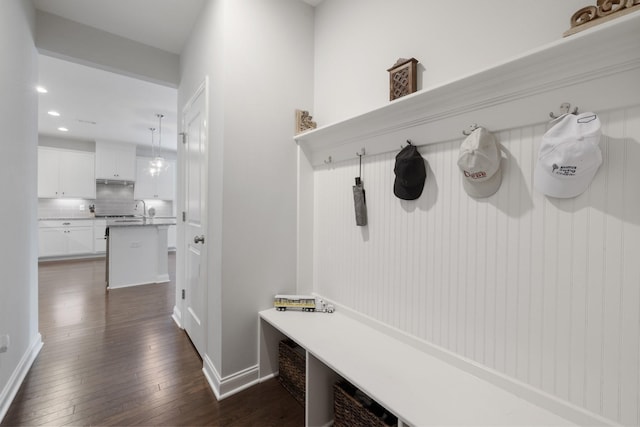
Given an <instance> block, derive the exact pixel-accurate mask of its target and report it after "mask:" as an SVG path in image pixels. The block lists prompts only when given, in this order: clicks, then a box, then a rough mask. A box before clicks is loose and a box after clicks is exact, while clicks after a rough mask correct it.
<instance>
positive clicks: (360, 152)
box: [356, 147, 366, 157]
mask: <svg viewBox="0 0 640 427" xmlns="http://www.w3.org/2000/svg"><path fill="white" fill-rule="evenodd" d="M365 154H366V151H365V150H364V147H362V148H361V149H360V151H358V152H357V153H356V156H358V157H362V156H364V155H365Z"/></svg>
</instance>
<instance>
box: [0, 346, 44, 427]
mask: <svg viewBox="0 0 640 427" xmlns="http://www.w3.org/2000/svg"><path fill="white" fill-rule="evenodd" d="M42 345H43V344H42V336H41V335H40V333H38V334H36V336H35V337H34V338H33V340H32V342H31V345H30V346H29V348H28V349H27V351H26V352H25V353H24V355H23V356H22V359H20V363H18V366H16V369H15V370H14V371H13V373H12V374H11V377H10V378H9V381H8V382H7V384H6V385H5V387H4V389H3V390H2V393H0V421H2V419H3V418H4V416H5V415H6V414H7V411H8V410H9V407H10V406H11V402H13V399H14V398H15V397H16V394H17V393H18V390H19V389H20V386H21V385H22V382H23V381H24V379H25V377H26V376H27V374H28V373H29V369H31V365H33V362H34V361H35V360H36V357H38V354H40V350H41V349H42Z"/></svg>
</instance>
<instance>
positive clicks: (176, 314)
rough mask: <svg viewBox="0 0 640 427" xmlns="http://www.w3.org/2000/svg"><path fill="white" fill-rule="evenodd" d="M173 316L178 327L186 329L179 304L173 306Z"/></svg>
mask: <svg viewBox="0 0 640 427" xmlns="http://www.w3.org/2000/svg"><path fill="white" fill-rule="evenodd" d="M171 318H172V319H173V321H174V322H176V325H178V328H180V329H184V326H182V312H181V311H180V309H179V308H178V306H177V305H174V306H173V314H171Z"/></svg>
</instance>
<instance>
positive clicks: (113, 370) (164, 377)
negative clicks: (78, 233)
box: [0, 255, 304, 426]
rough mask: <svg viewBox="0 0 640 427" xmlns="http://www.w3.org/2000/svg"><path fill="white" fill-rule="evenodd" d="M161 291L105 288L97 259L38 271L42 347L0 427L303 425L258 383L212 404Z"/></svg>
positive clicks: (164, 288) (282, 398) (289, 405)
mask: <svg viewBox="0 0 640 427" xmlns="http://www.w3.org/2000/svg"><path fill="white" fill-rule="evenodd" d="M169 265H170V276H171V278H172V281H171V282H170V283H168V284H158V285H146V286H136V287H132V288H123V289H115V290H112V291H109V292H106V291H105V288H104V272H105V270H104V269H105V266H104V259H97V260H81V261H61V262H46V263H40V266H39V281H40V282H39V305H40V308H39V313H40V332H41V333H42V338H43V341H44V347H43V349H42V351H41V352H40V355H39V356H38V358H37V359H36V361H35V362H34V364H33V367H32V368H31V371H30V372H29V374H28V375H27V377H26V379H25V381H24V383H23V384H22V387H21V388H20V391H19V392H18V394H17V396H16V398H15V400H14V401H13V403H12V405H11V407H10V408H9V411H8V413H7V415H6V416H5V418H4V420H2V423H1V424H0V425H2V426H14V425H15V426H17V425H29V426H31V425H47V426H60V425H175V426H178V425H185V426H186V425H193V426H195V425H208V426H302V425H304V409H303V408H302V407H301V406H300V405H299V404H298V403H297V402H296V401H295V399H294V398H293V397H291V396H290V395H289V394H288V393H287V392H286V391H285V390H284V389H283V388H282V387H281V386H280V384H279V382H278V381H277V379H274V380H269V381H266V382H264V383H262V384H259V385H256V386H254V387H251V388H250V389H248V390H245V391H242V392H240V393H238V394H235V395H233V396H231V397H229V398H227V399H225V400H223V401H221V402H218V401H216V399H215V396H214V394H213V392H212V391H211V389H210V387H209V385H208V384H207V382H206V380H205V378H204V376H203V374H202V361H201V359H200V358H199V356H198V354H197V352H196V351H195V349H194V348H193V346H192V345H191V342H190V341H189V339H188V337H187V335H186V334H185V333H184V331H182V330H180V329H179V328H178V327H177V326H176V325H175V323H174V322H173V320H172V319H171V313H172V311H173V303H174V289H175V282H174V280H175V258H174V256H173V255H171V256H170V263H169Z"/></svg>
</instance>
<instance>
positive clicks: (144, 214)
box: [134, 199, 147, 218]
mask: <svg viewBox="0 0 640 427" xmlns="http://www.w3.org/2000/svg"><path fill="white" fill-rule="evenodd" d="M134 202H136V209H138V203H137V202H142V217H143V218H146V217H147V204H146V203H145V201H144V200H142V199H140V200H134Z"/></svg>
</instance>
